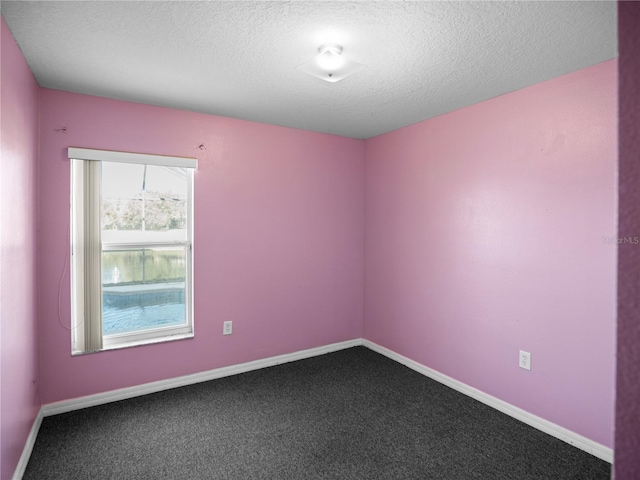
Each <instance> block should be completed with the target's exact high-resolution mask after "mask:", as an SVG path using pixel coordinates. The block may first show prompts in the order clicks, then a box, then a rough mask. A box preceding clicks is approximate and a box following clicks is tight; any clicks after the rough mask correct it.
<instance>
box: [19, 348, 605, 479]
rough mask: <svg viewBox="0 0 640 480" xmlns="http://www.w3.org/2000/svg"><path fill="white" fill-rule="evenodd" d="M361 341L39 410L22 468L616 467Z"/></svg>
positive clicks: (174, 475)
mask: <svg viewBox="0 0 640 480" xmlns="http://www.w3.org/2000/svg"><path fill="white" fill-rule="evenodd" d="M610 472H611V466H610V465H609V464H608V463H606V462H604V461H602V460H599V459H597V458H596V457H593V456H591V455H589V454H588V453H585V452H583V451H581V450H578V449H576V448H574V447H572V446H570V445H568V444H566V443H564V442H562V441H560V440H557V439H555V438H553V437H550V436H548V435H546V434H544V433H542V432H539V431H538V430H535V429H533V428H531V427H529V426H527V425H525V424H523V423H521V422H519V421H517V420H514V419H512V418H511V417H508V416H506V415H504V414H502V413H500V412H498V411H496V410H493V409H492V408H490V407H488V406H486V405H484V404H482V403H480V402H478V401H476V400H473V399H471V398H469V397H466V396H464V395H462V394H460V393H458V392H456V391H454V390H452V389H450V388H447V387H445V386H443V385H441V384H439V383H437V382H435V381H433V380H430V379H428V378H426V377H424V376H422V375H420V374H418V373H416V372H414V371H412V370H410V369H409V368H407V367H404V366H402V365H400V364H398V363H396V362H394V361H392V360H389V359H388V358H386V357H384V356H382V355H379V354H377V353H375V352H372V351H370V350H368V349H366V348H364V347H356V348H351V349H348V350H343V351H339V352H336V353H331V354H328V355H323V356H320V357H315V358H311V359H307V360H300V361H297V362H293V363H288V364H285V365H279V366H277V367H271V368H267V369H263V370H259V371H254V372H249V373H244V374H241V375H236V376H233V377H227V378H223V379H218V380H213V381H210V382H205V383H200V384H197V385H191V386H187V387H182V388H178V389H173V390H168V391H165V392H160V393H156V394H152V395H146V396H143V397H138V398H134V399H130V400H124V401H121V402H116V403H111V404H109V405H102V406H97V407H92V408H88V409H84V410H80V411H75V412H70V413H65V414H61V415H56V416H52V417H47V418H45V419H44V420H43V422H42V426H41V428H40V433H39V435H38V439H37V441H36V444H35V447H34V450H33V454H32V456H31V459H30V461H29V464H28V466H27V470H26V473H25V476H24V478H25V479H65V480H66V479H92V480H98V479H234V480H235V479H345V480H348V479H367V480H373V479H393V480H399V479H447V480H454V479H487V480H489V479H490V480H500V479H513V480H526V479H561V480H569V479H576V480H578V479H579V480H590V479H599V480H600V479H601V480H605V479H609V478H610Z"/></svg>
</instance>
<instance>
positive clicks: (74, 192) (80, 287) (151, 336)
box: [68, 147, 197, 354]
mask: <svg viewBox="0 0 640 480" xmlns="http://www.w3.org/2000/svg"><path fill="white" fill-rule="evenodd" d="M68 156H69V159H70V163H71V186H72V188H71V205H72V208H71V226H72V231H71V255H72V256H71V261H72V265H71V271H72V275H71V277H72V281H71V311H72V325H74V326H75V328H73V329H72V353H73V354H82V353H92V352H97V351H103V350H111V349H115V348H123V347H130V346H135V345H145V344H149V343H157V342H165V341H170V340H180V339H183V338H190V337H193V332H194V330H193V251H194V248H193V223H194V216H193V172H194V170H195V169H196V168H197V159H195V158H188V157H169V156H163V155H149V154H140V153H128V152H117V151H109V150H96V149H87V148H77V147H69V149H68ZM89 162H116V163H137V164H146V165H157V166H170V167H181V168H185V170H186V172H187V177H186V181H187V239H186V240H184V241H178V242H169V243H158V242H140V243H109V244H102V241H101V239H100V231H99V230H100V229H101V228H100V225H99V224H98V228H97V229H96V228H95V221H96V220H95V216H96V215H97V216H98V223H99V220H100V218H101V212H99V211H95V208H94V212H93V215H94V217H90V216H89V217H87V215H91V214H89V213H86V212H88V210H89V209H87V210H86V211H85V208H86V205H87V204H90V203H91V202H95V201H96V200H98V202H97V204H98V206H100V204H101V202H102V199H101V192H100V191H99V189H100V186H99V185H100V169H99V168H97V169H94V170H93V171H92V170H91V168H88V167H87V165H88V163H89ZM91 172H93V173H91ZM95 172H97V173H95ZM85 184H90V185H91V186H90V187H88V188H85ZM96 185H97V186H96ZM87 197H91V198H90V199H89V200H87ZM96 197H97V198H96ZM94 207H95V206H94ZM87 218H88V219H89V220H87V221H86V223H88V224H93V226H94V228H93V232H91V233H89V234H88V235H89V237H87V233H86V232H85V229H86V225H84V223H85V220H84V219H87ZM96 230H97V231H96ZM95 237H97V238H95ZM178 246H182V247H183V248H184V249H185V255H186V276H185V309H186V311H185V319H186V324H184V325H179V326H166V327H158V328H153V329H148V330H138V331H135V332H131V333H120V334H114V335H106V336H105V335H103V334H102V281H101V279H98V277H97V275H99V273H96V271H97V272H100V271H101V266H100V265H101V257H102V252H103V251H109V250H121V249H124V250H126V249H134V248H135V249H144V248H162V247H165V248H166V247H178ZM92 248H93V249H94V250H92ZM91 252H93V253H91ZM98 252H99V254H98ZM96 283H97V285H96ZM97 295H99V297H98V296H97ZM97 298H99V299H100V300H99V306H98V305H97V303H98V302H97V300H96V299H97ZM98 332H99V333H98Z"/></svg>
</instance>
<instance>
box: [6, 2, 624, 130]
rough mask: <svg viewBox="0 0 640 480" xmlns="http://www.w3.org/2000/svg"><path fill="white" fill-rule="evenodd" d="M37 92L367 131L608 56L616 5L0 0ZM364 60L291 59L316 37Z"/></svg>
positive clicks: (311, 48) (305, 52) (309, 50)
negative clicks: (330, 73) (332, 78)
mask: <svg viewBox="0 0 640 480" xmlns="http://www.w3.org/2000/svg"><path fill="white" fill-rule="evenodd" d="M1 11H2V16H3V17H4V18H5V20H6V22H7V24H8V25H9V28H10V29H11V31H12V32H13V35H14V37H15V38H16V40H17V42H18V44H19V46H20V48H21V49H22V52H23V53H24V55H25V57H26V59H27V62H28V63H29V65H30V67H31V69H32V71H33V73H34V75H35V77H36V79H37V80H38V82H39V84H40V85H41V86H43V87H48V88H55V89H60V90H68V91H72V92H79V93H86V94H91V95H98V96H104V97H110V98H117V99H122V100H130V101H134V102H142V103H148V104H153V105H162V106H167V107H173V108H180V109H185V110H192V111H197V112H205V113H211V114H215V115H223V116H228V117H235V118H241V119H246V120H253V121H258V122H265V123H271V124H275V125H283V126H288V127H295V128H301V129H305V130H313V131H318V132H326V133H333V134H337V135H344V136H348V137H355V138H369V137H372V136H375V135H378V134H380V133H384V132H388V131H391V130H394V129H397V128H400V127H403V126H406V125H409V124H412V123H415V122H418V121H420V120H424V119H427V118H430V117H433V116H435V115H439V114H441V113H445V112H449V111H452V110H455V109H457V108H460V107H464V106H467V105H470V104H473V103H477V102H480V101H482V100H486V99H488V98H491V97H495V96H497V95H501V94H503V93H506V92H510V91H513V90H517V89H519V88H522V87H525V86H528V85H531V84H534V83H537V82H540V81H543V80H547V79H550V78H553V77H555V76H558V75H562V74H564V73H568V72H571V71H574V70H577V69H580V68H584V67H587V66H590V65H594V64H596V63H599V62H602V61H605V60H608V59H611V58H614V57H615V56H616V51H617V42H616V3H615V2H614V1H604V2H579V1H569V2H544V1H534V2H524V1H512V2H460V1H454V2H444V1H442V2H427V1H417V2H347V1H342V2H325V1H295V2H265V1H238V2H219V1H209V2H206V1H205V2H186V1H143V2H132V1H126V2H114V1H106V2H88V1H87V2H84V1H81V2H78V1H71V2H59V1H44V2H32V1H18V2H7V1H3V2H2V3H1ZM328 41H329V42H337V43H339V44H341V45H342V46H343V47H344V53H343V54H344V55H345V56H348V57H349V58H351V59H353V60H355V61H357V62H360V63H364V64H365V65H367V66H368V67H367V68H366V69H364V70H362V71H360V72H358V73H356V74H355V75H353V76H351V77H348V78H346V79H344V80H342V81H340V82H338V83H335V84H330V83H327V82H323V81H322V80H319V79H317V78H314V77H311V76H308V75H305V74H304V73H301V72H300V71H299V70H296V67H297V66H298V65H300V64H302V63H303V62H305V61H306V60H308V59H309V58H311V57H313V56H314V55H315V54H316V53H317V48H318V46H319V45H320V44H322V43H325V42H328Z"/></svg>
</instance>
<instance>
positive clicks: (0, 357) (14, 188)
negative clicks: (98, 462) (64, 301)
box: [0, 19, 40, 478]
mask: <svg viewBox="0 0 640 480" xmlns="http://www.w3.org/2000/svg"><path fill="white" fill-rule="evenodd" d="M0 22H1V25H0V30H1V32H0V33H1V35H2V54H1V62H2V87H1V90H2V92H1V98H0V102H1V105H2V107H1V108H2V146H1V153H0V159H1V160H0V216H1V217H0V229H1V234H0V245H1V248H0V328H1V330H2V336H1V339H0V343H1V345H0V346H1V351H0V364H1V367H0V369H1V371H0V379H1V380H0V382H1V385H0V391H1V394H0V405H1V406H0V443H1V445H2V447H1V453H0V463H1V464H2V465H1V467H0V478H11V477H12V476H13V472H14V471H15V468H16V466H17V464H18V460H19V458H20V455H21V454H22V449H23V446H24V443H25V440H26V439H27V436H28V435H29V431H30V430H31V426H32V424H33V421H34V419H35V417H36V415H37V413H38V409H39V408H40V393H39V391H38V352H37V339H38V335H37V329H36V327H37V308H36V306H37V290H36V183H37V181H36V159H37V154H38V148H37V146H38V134H37V133H38V88H39V87H38V84H37V83H36V81H35V79H34V78H33V75H32V74H31V71H30V70H29V67H28V66H27V64H26V62H25V60H24V58H23V57H22V54H21V52H20V50H19V49H18V46H17V45H16V43H15V41H14V40H13V37H12V35H11V32H10V31H9V28H8V27H7V25H6V23H5V21H4V19H2V20H0Z"/></svg>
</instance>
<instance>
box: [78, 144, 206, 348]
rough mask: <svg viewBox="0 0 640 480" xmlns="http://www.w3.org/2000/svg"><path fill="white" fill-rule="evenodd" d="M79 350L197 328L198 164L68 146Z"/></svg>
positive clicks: (163, 337)
mask: <svg viewBox="0 0 640 480" xmlns="http://www.w3.org/2000/svg"><path fill="white" fill-rule="evenodd" d="M69 158H70V159H71V180H72V182H71V183H72V189H71V196H72V199H71V200H72V214H71V215H72V235H71V238H72V244H71V251H72V288H71V291H72V315H73V325H74V326H75V327H76V328H74V329H72V332H73V333H72V343H73V352H74V353H88V352H95V351H100V350H105V349H111V348H117V347H121V346H130V345H136V344H141V343H151V342H158V341H165V340H172V339H179V338H185V337H190V336H192V335H193V308H192V303H193V302H192V293H193V288H192V278H193V275H192V256H193V241H192V237H193V207H192V203H193V201H192V199H193V173H192V172H193V170H194V169H195V167H196V164H197V160H196V159H192V158H182V157H165V156H156V155H145V154H134V153H125V152H110V151H105V150H90V149H83V148H72V147H70V148H69Z"/></svg>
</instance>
